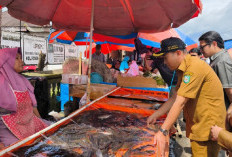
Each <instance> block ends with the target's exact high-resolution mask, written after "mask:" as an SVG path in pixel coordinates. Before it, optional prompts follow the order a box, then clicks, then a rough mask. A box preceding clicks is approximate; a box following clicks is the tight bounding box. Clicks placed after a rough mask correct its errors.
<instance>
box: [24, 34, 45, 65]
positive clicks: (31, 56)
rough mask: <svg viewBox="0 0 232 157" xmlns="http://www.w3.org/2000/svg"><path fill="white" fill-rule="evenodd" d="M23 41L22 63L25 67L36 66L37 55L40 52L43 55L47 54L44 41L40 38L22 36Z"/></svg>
mask: <svg viewBox="0 0 232 157" xmlns="http://www.w3.org/2000/svg"><path fill="white" fill-rule="evenodd" d="M23 40H24V63H25V64H27V65H31V64H33V65H36V64H38V61H39V53H40V52H42V53H45V54H46V53H47V46H46V39H44V38H41V37H35V36H28V35H24V36H23ZM46 60H47V59H46ZM45 62H46V61H45Z"/></svg>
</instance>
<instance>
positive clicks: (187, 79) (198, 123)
mask: <svg viewBox="0 0 232 157" xmlns="http://www.w3.org/2000/svg"><path fill="white" fill-rule="evenodd" d="M161 52H162V53H164V63H165V64H167V66H168V67H169V69H171V70H176V71H177V74H178V83H177V89H176V90H177V93H175V94H174V95H173V96H172V97H171V98H170V99H169V100H168V101H167V102H166V103H165V104H164V105H162V107H161V108H160V109H159V110H158V111H157V112H155V113H154V114H153V115H151V116H150V117H149V119H148V124H150V123H154V122H155V120H156V119H157V118H158V117H159V116H161V115H163V114H164V113H166V112H168V111H169V110H170V111H169V113H168V116H167V118H166V120H165V122H164V124H163V125H162V126H161V128H160V131H159V132H158V133H157V134H156V136H155V144H157V145H158V147H159V148H160V150H161V153H162V155H163V156H164V150H165V149H166V147H167V145H166V141H165V136H167V134H168V131H169V129H170V128H171V126H172V125H173V123H174V122H175V121H176V120H177V118H178V116H179V114H180V112H181V110H182V109H184V116H185V119H186V136H187V137H188V138H190V140H191V147H192V153H193V156H194V157H201V156H203V157H214V156H215V157H217V156H218V152H219V149H220V147H219V145H218V144H217V142H214V141H211V138H210V128H211V126H213V125H218V126H220V127H223V128H224V126H225V116H226V109H225V105H224V95H223V88H222V85H221V82H220V80H219V79H218V77H217V75H216V74H215V72H214V71H213V70H212V68H211V67H210V66H209V65H208V64H207V63H206V62H204V61H203V60H200V59H199V58H197V57H192V56H190V55H187V51H186V49H185V44H184V42H183V41H182V40H180V39H179V38H174V37H171V38H168V39H165V40H163V41H162V42H161Z"/></svg>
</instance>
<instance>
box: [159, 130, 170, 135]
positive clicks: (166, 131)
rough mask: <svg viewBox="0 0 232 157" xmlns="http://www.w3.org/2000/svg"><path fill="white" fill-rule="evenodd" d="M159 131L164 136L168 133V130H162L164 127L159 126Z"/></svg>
mask: <svg viewBox="0 0 232 157" xmlns="http://www.w3.org/2000/svg"><path fill="white" fill-rule="evenodd" d="M160 132H162V133H163V134H164V136H167V135H168V130H164V129H162V128H160Z"/></svg>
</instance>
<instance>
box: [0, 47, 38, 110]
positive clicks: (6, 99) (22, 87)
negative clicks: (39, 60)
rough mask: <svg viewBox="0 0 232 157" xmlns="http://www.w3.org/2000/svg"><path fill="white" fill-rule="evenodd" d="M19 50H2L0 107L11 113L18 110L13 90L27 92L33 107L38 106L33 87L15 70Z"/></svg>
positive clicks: (0, 60) (0, 61)
mask: <svg viewBox="0 0 232 157" xmlns="http://www.w3.org/2000/svg"><path fill="white" fill-rule="evenodd" d="M19 50H20V49H19V48H5V49H1V50H0V91H1V94H0V107H1V108H4V109H6V110H9V111H16V110H17V103H16V98H15V95H14V93H13V91H12V89H13V90H17V91H26V90H27V91H28V92H29V94H30V97H31V100H32V104H33V106H36V104H37V102H36V99H35V95H34V88H33V86H32V85H31V84H30V82H29V81H28V80H27V79H26V78H25V77H24V76H22V75H21V74H19V73H17V72H16V71H15V70H14V65H15V59H16V54H17V53H18V52H19ZM19 53H21V52H19ZM11 88H12V89H11Z"/></svg>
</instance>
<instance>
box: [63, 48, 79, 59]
mask: <svg viewBox="0 0 232 157" xmlns="http://www.w3.org/2000/svg"><path fill="white" fill-rule="evenodd" d="M77 57H78V47H77V46H75V45H65V60H66V59H68V58H77Z"/></svg>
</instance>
